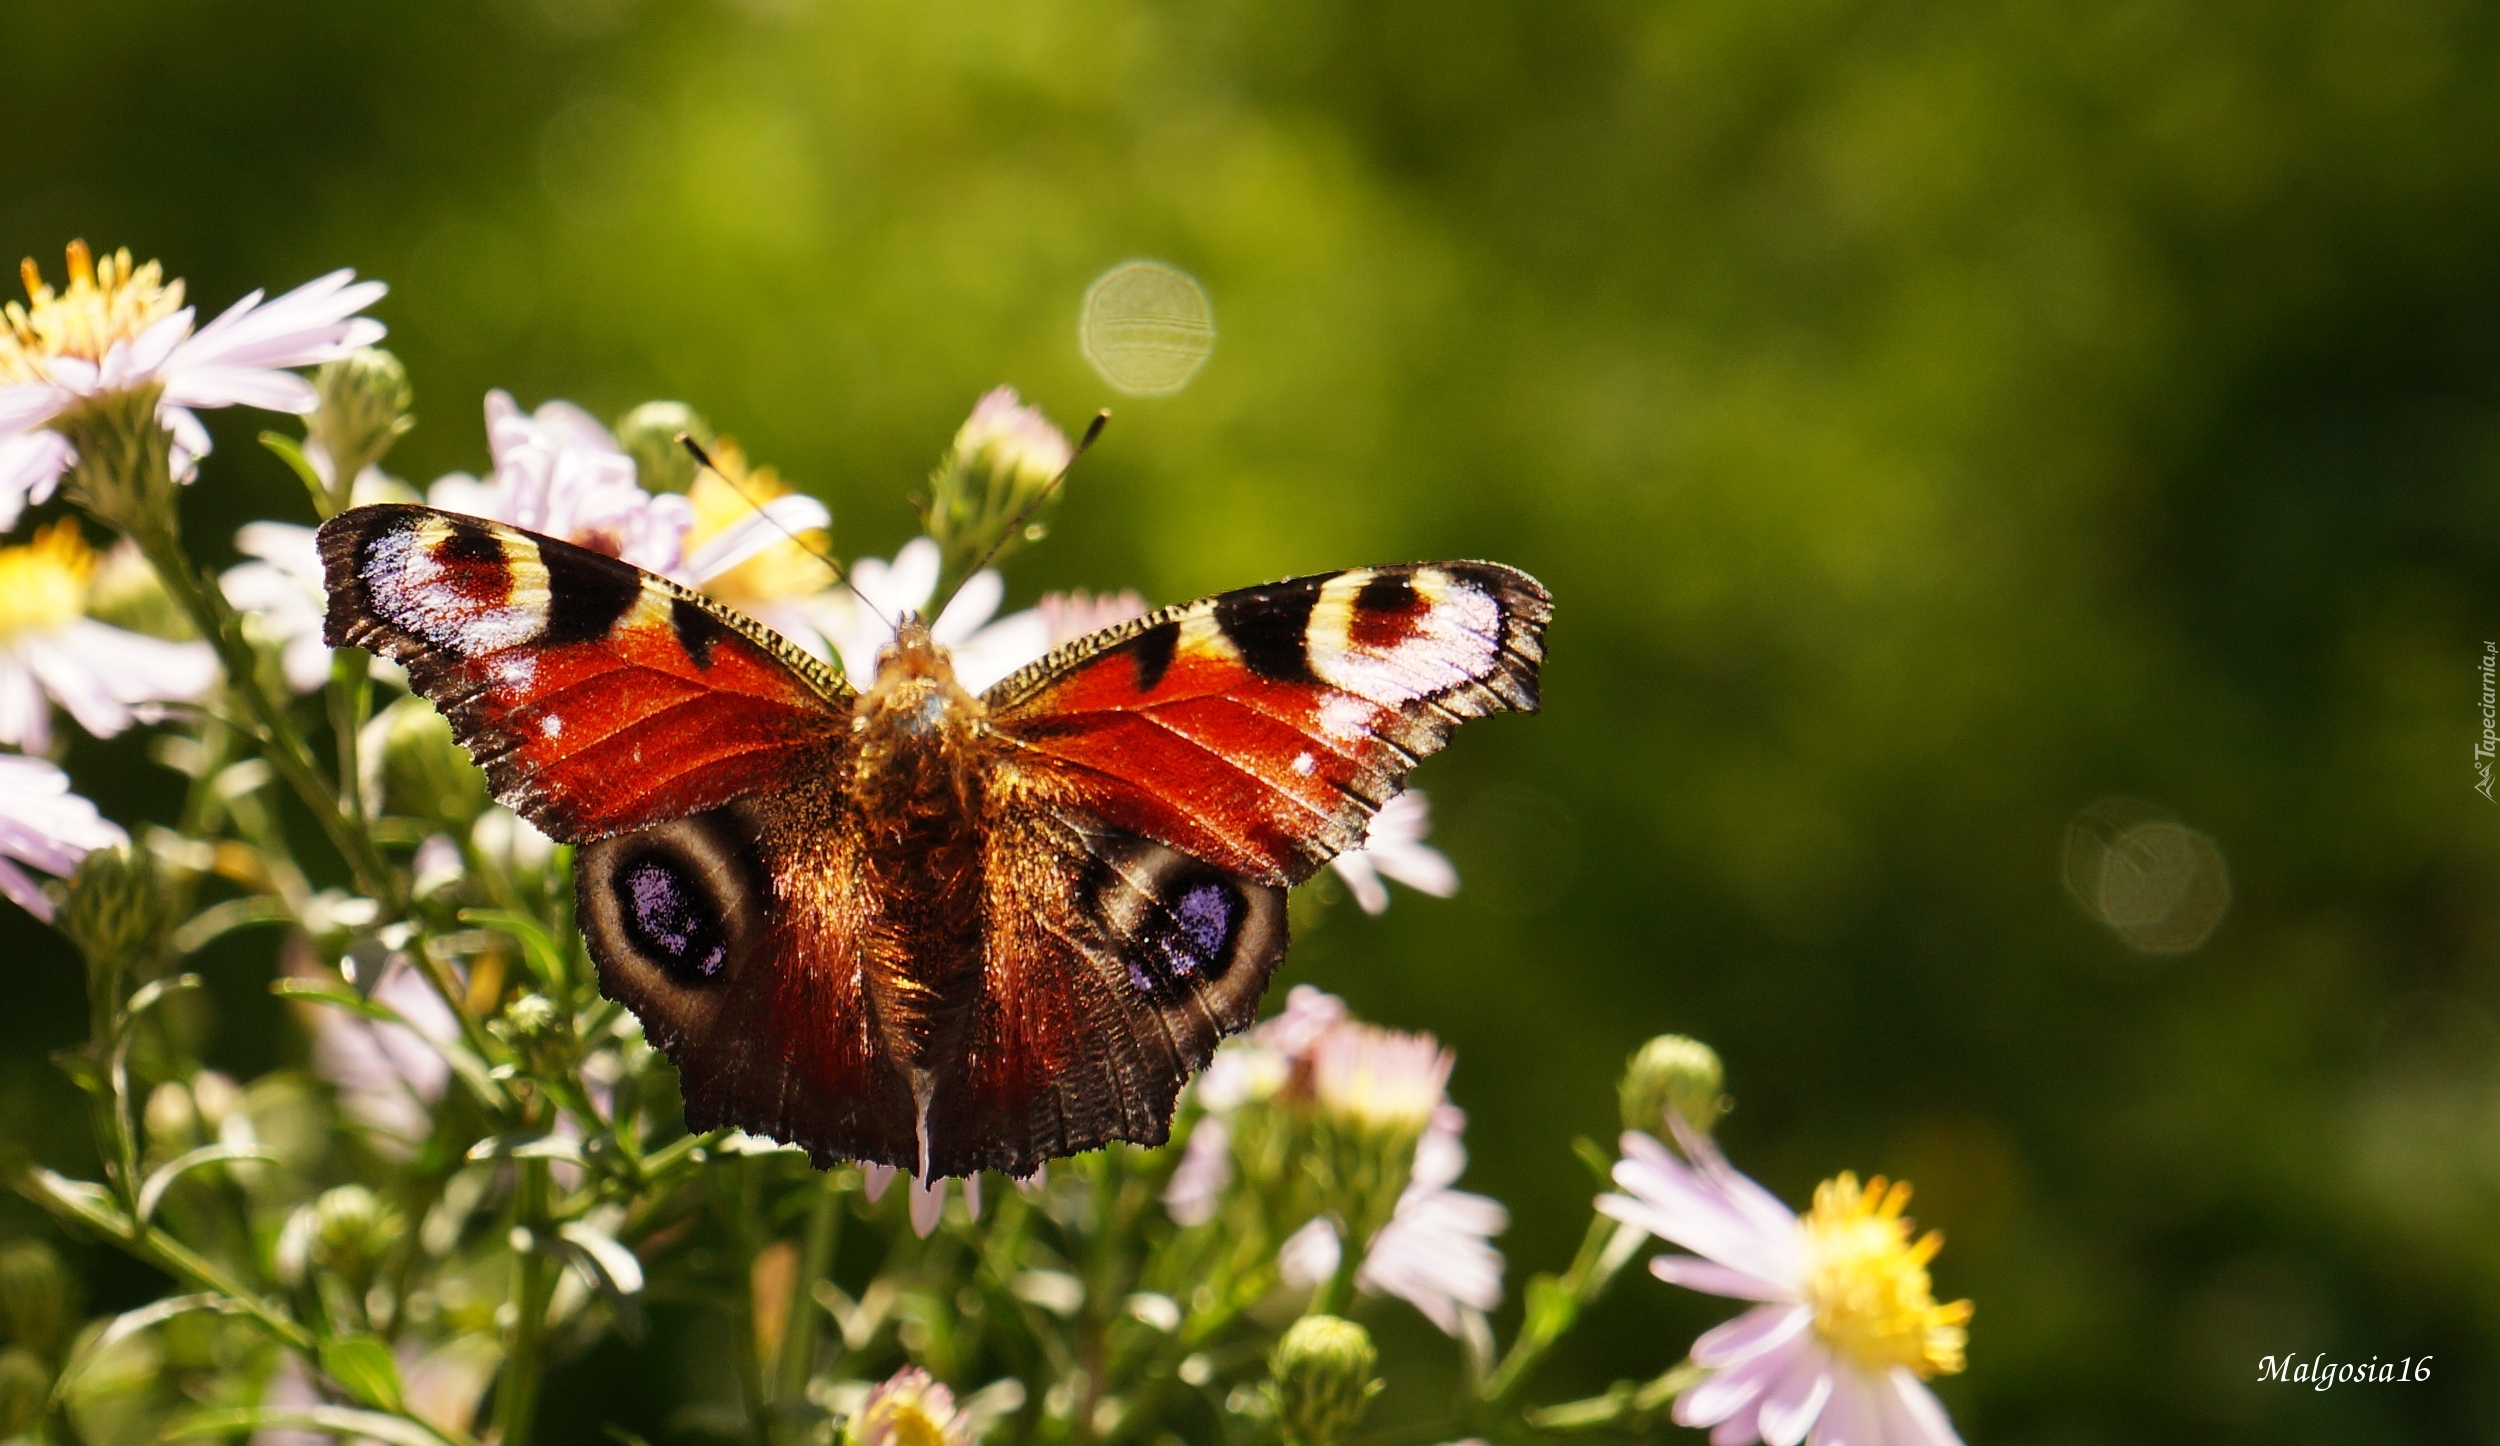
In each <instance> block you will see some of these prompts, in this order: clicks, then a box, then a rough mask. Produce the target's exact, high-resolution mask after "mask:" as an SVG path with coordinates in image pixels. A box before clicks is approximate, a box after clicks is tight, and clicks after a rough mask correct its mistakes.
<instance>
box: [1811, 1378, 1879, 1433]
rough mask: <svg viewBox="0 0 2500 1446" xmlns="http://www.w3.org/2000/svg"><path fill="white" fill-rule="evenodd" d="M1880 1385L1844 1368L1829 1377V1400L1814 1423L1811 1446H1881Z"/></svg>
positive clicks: (1872, 1379) (1876, 1381)
mask: <svg viewBox="0 0 2500 1446" xmlns="http://www.w3.org/2000/svg"><path fill="white" fill-rule="evenodd" d="M1882 1389H1884V1387H1883V1384H1882V1383H1881V1382H1880V1381H1878V1380H1876V1379H1874V1378H1872V1377H1870V1376H1868V1375H1867V1374H1866V1373H1865V1372H1863V1371H1857V1370H1851V1369H1848V1368H1846V1367H1843V1368H1842V1369H1840V1370H1838V1371H1835V1372H1833V1373H1832V1399H1831V1400H1830V1402H1829V1403H1827V1404H1826V1405H1825V1406H1824V1407H1823V1415H1822V1418H1821V1419H1819V1420H1817V1421H1816V1422H1815V1423H1814V1441H1813V1446H1884V1417H1883V1408H1882V1407H1881V1405H1879V1404H1878V1403H1877V1401H1876V1397H1875V1393H1876V1392H1878V1391H1880V1390H1882Z"/></svg>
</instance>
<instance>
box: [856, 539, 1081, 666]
mask: <svg viewBox="0 0 2500 1446" xmlns="http://www.w3.org/2000/svg"><path fill="white" fill-rule="evenodd" d="M938 568H939V553H938V545H937V544H936V543H935V542H933V541H931V540H930V539H928V538H926V537H915V538H913V539H912V540H911V541H909V542H907V543H905V544H903V547H902V550H901V551H899V552H897V553H895V554H894V560H893V561H892V562H887V561H886V560H885V559H883V558H877V557H863V558H861V559H860V560H859V561H858V562H856V563H853V564H852V565H851V587H852V588H857V589H858V590H859V591H858V593H857V595H854V594H853V593H852V592H851V590H850V589H849V588H838V589H835V590H832V591H829V592H827V593H825V594H824V601H823V605H822V608H821V610H820V611H819V614H818V617H819V619H820V621H819V622H818V630H819V631H820V632H822V633H823V635H824V637H825V639H826V641H827V642H829V643H831V644H832V646H833V648H834V651H835V652H837V653H839V654H840V655H841V657H842V671H843V672H845V673H847V674H849V675H850V677H851V678H852V680H853V681H854V682H855V683H856V684H858V685H859V686H863V687H864V686H866V684H867V681H868V680H869V679H871V678H874V677H875V676H877V651H878V649H880V648H883V647H884V646H885V645H886V644H887V643H889V642H892V641H893V640H894V625H895V622H896V621H897V620H898V619H900V618H901V617H902V615H903V614H905V613H907V612H910V613H916V612H919V611H920V610H922V609H923V608H926V607H927V606H928V605H929V595H930V594H931V593H933V592H935V591H937V583H938ZM1006 595H1007V583H1006V580H1005V579H1003V578H1001V577H1000V576H999V575H998V573H997V572H996V571H995V570H985V571H982V572H977V573H974V574H973V575H972V576H971V577H969V578H967V579H965V580H964V585H963V586H962V587H960V588H958V589H956V591H955V596H954V597H952V598H950V599H948V601H947V604H946V610H945V611H944V612H942V613H940V614H938V618H937V621H935V622H933V623H931V624H930V625H929V633H930V636H932V637H934V638H935V639H937V641H938V642H939V643H941V644H943V645H944V646H945V647H946V649H947V651H948V652H949V653H950V654H952V655H953V657H954V662H955V678H956V680H957V681H958V682H960V683H962V684H963V685H964V687H965V689H966V690H967V691H970V692H974V693H978V692H980V691H981V690H982V689H984V688H986V687H988V686H989V685H990V684H992V683H995V682H997V681H998V680H999V679H1001V678H1004V677H1006V676H1007V675H1008V674H1009V673H1012V672H1014V671H1015V670H1016V669H1018V668H1021V667H1023V666H1024V665H1025V664H1027V663H1030V662H1033V661H1035V660H1036V659H1038V658H1040V657H1041V656H1042V655H1043V654H1044V653H1047V652H1049V651H1050V626H1049V624H1048V623H1046V622H1044V621H1043V619H1042V614H1041V612H1040V611H1039V610H1038V609H1034V608H1027V609H1025V610H1024V611H1023V612H1019V613H1009V614H1008V615H1007V616H1005V617H1003V618H996V619H993V617H992V615H993V614H995V613H996V612H997V611H998V604H999V602H1000V600H1002V599H1003V598H1005V597H1006ZM863 599H864V600H865V601H863Z"/></svg>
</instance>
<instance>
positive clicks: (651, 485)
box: [616, 402, 713, 492]
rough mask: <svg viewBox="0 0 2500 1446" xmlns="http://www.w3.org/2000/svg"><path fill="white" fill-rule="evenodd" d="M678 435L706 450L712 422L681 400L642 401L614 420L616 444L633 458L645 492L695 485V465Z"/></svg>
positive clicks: (710, 435)
mask: <svg viewBox="0 0 2500 1446" xmlns="http://www.w3.org/2000/svg"><path fill="white" fill-rule="evenodd" d="M679 437H692V438H694V439H695V442H696V443H697V444H698V445H700V446H702V447H704V448H705V449H707V450H708V449H709V448H710V447H711V445H712V440H713V438H712V424H711V423H709V422H707V421H705V420H703V414H702V413H701V412H698V411H696V410H695V409H694V408H692V407H690V406H687V405H686V404H685V403H684V402H645V403H643V404H642V405H641V406H639V407H636V408H634V409H633V410H632V411H630V412H627V413H626V414H625V415H624V416H622V417H619V418H617V421H616V441H617V445H619V446H621V447H623V448H624V449H625V454H626V455H627V456H629V457H631V458H633V459H634V475H635V477H636V478H637V479H639V480H640V481H641V483H642V485H643V488H644V490H646V491H650V492H683V491H685V490H686V489H687V488H689V487H692V486H693V485H694V474H695V472H696V471H697V470H698V468H697V466H696V464H695V460H694V458H693V457H691V456H689V455H688V454H687V452H686V449H685V446H684V445H683V444H682V443H680V442H679V441H678V440H677V439H678V438H679Z"/></svg>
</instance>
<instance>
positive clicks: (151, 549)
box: [130, 521, 400, 914]
mask: <svg viewBox="0 0 2500 1446" xmlns="http://www.w3.org/2000/svg"><path fill="white" fill-rule="evenodd" d="M130 536H131V540H132V541H134V542H136V543H138V545H139V551H140V553H141V554H142V555H143V556H145V557H146V558H147V560H148V563H149V565H150V566H152V567H154V568H155V569H156V574H157V576H158V577H159V578H161V579H163V581H164V583H165V589H166V591H168V592H170V593H171V594H173V597H174V600H175V601H176V602H179V603H180V604H182V609H183V611H184V612H186V613H188V614H190V616H191V623H192V626H194V627H196V628H198V629H199V630H200V636H202V637H204V638H206V639H207V640H208V641H209V644H210V645H211V646H212V647H214V648H215V649H216V650H217V658H218V661H219V662H220V663H221V664H223V665H224V667H225V670H226V685H227V687H229V688H230V689H232V690H233V692H234V695H235V696H236V697H237V698H239V699H241V700H242V702H243V709H244V712H245V713H247V714H248V715H250V717H251V720H252V723H253V726H254V728H255V730H256V731H258V732H259V734H260V735H261V744H262V747H263V748H264V749H265V750H266V751H267V753H268V757H269V762H270V764H271V765H272V766H273V767H275V768H276V769H277V770H278V775H279V776H280V777H282V778H284V779H285V780H286V781H287V784H288V786H289V787H291V788H293V789H294V790H295V793H296V796H297V797H299V798H301V799H303V801H304V806H305V807H307V808H309V809H311V810H312V813H313V817H314V818H315V819H316V820H318V821H319V822H320V824H321V831H322V832H323V833H324V834H326V835H327V836H328V837H329V840H330V844H331V846H332V847H333V848H336V849H337V850H338V851H339V856H340V857H341V858H343V859H345V860H346V861H347V866H348V868H349V869H350V870H351V871H352V872H353V873H354V874H355V876H356V887H357V889H358V890H359V891H360V892H362V893H363V894H364V895H365V896H366V897H368V898H371V899H375V900H378V901H380V903H381V904H382V906H383V908H384V910H385V912H386V913H390V914H396V913H397V912H398V911H399V907H400V900H399V892H398V888H397V886H396V884H395V883H394V881H393V880H392V878H391V871H390V869H389V867H388V866H386V865H385V864H384V863H383V861H382V853H381V850H380V849H378V848H376V847H375V846H374V843H373V837H372V835H371V834H369V833H367V832H366V831H365V829H364V828H363V827H362V821H361V820H350V819H349V818H348V817H347V816H346V815H345V814H343V813H341V812H340V811H339V800H338V795H337V794H336V793H335V792H333V791H332V790H331V788H330V786H329V785H328V784H326V783H325V782H323V781H322V778H321V773H320V770H319V769H317V768H316V767H315V766H314V764H313V760H312V754H311V751H310V750H308V749H307V748H306V747H305V746H304V740H303V739H302V738H301V737H300V736H298V735H297V733H296V732H295V729H294V727H293V726H292V725H291V724H289V723H288V721H287V717H286V710H285V709H284V708H283V707H281V706H280V705H279V703H278V701H277V700H276V699H274V698H271V697H270V696H269V692H268V690H267V689H266V688H264V687H262V686H261V681H260V660H259V657H258V655H257V654H255V653H254V652H253V651H252V645H251V643H250V641H249V640H247V639H246V638H245V637H244V636H243V624H242V620H241V619H240V618H238V617H237V616H235V612H234V609H233V608H232V607H231V606H229V605H228V604H227V602H226V595H225V594H224V593H223V592H221V591H219V590H218V589H216V588H214V587H212V586H210V585H209V584H208V582H207V580H206V579H204V578H202V577H201V576H200V575H199V572H198V571H197V570H196V569H195V568H193V567H192V565H191V559H190V557H189V556H188V555H187V554H186V553H184V552H183V550H182V546H181V543H180V541H179V540H178V539H177V538H176V536H175V534H174V529H173V526H172V524H171V523H170V521H168V522H162V523H149V524H147V525H142V526H139V527H135V528H133V529H132V530H131V534H130Z"/></svg>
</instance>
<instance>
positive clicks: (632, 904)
mask: <svg viewBox="0 0 2500 1446" xmlns="http://www.w3.org/2000/svg"><path fill="white" fill-rule="evenodd" d="M832 784H833V780H831V779H829V778H824V779H817V780H810V781H807V782H804V783H802V784H801V785H800V786H799V787H797V788H795V789H792V790H788V791H785V792H782V793H779V794H776V795H773V796H770V797H766V798H759V799H753V800H747V801H744V802H740V803H737V804H732V805H730V806H729V807H727V808H722V809H715V810H712V811H710V812H707V813H704V814H698V815H696V816H694V817H692V818H686V819H677V820H672V821H670V822H668V823H664V824H659V825H656V826H654V827H652V828H648V829H641V830H637V831H635V832H633V833H628V834H622V835H618V836H615V837H612V838H606V839H601V840H599V841H598V842H596V843H592V844H589V845H586V846H585V847H584V848H583V849H582V850H581V852H580V854H579V855H578V856H577V857H576V860H575V863H574V892H575V900H576V910H577V914H578V917H579V918H580V920H581V926H582V933H583V936H584V938H585V939H586V940H587V942H588V943H589V945H590V951H591V956H592V958H593V959H594V960H596V961H597V963H598V966H599V986H600V989H601V990H602V992H604V993H605V994H607V996H608V997H609V998H611V999H615V1000H617V1001H619V1002H621V1003H623V1004H625V1005H626V1006H627V1007H628V1008H630V1009H632V1010H633V1011H634V1013H635V1015H636V1016H637V1017H639V1018H640V1019H641V1020H642V1022H643V1030H644V1033H645V1035H646V1036H647V1037H648V1038H649V1039H650V1041H651V1042H652V1044H653V1045H655V1046H657V1047H658V1048H659V1049H660V1050H661V1051H663V1052H664V1053H666V1054H667V1055H668V1057H669V1061H670V1062H671V1063H673V1064H675V1065H676V1066H677V1070H678V1076H679V1079H680V1082H681V1086H682V1088H683V1090H684V1092H685V1098H686V1123H687V1126H688V1127H689V1128H691V1129H695V1130H707V1129H712V1128H716V1127H718V1126H723V1125H735V1126H737V1127H738V1128H740V1129H743V1130H747V1131H749V1132H751V1133H753V1134H757V1135H767V1136H770V1137H772V1138H774V1139H778V1140H786V1141H789V1142H791V1143H793V1144H797V1145H801V1146H803V1147H805V1148H806V1149H807V1150H808V1151H809V1152H810V1153H811V1154H812V1155H814V1156H815V1157H816V1158H817V1160H818V1161H819V1162H820V1163H830V1162H832V1161H833V1160H836V1159H865V1160H882V1161H885V1162H887V1163H892V1164H903V1163H908V1162H910V1161H911V1160H912V1159H914V1158H915V1155H916V1152H917V1143H916V1127H915V1118H916V1115H915V1109H914V1105H913V1100H912V1094H911V1086H910V1080H909V1079H908V1077H907V1075H906V1073H905V1071H904V1070H903V1069H902V1068H901V1067H900V1066H899V1065H898V1064H897V1063H896V1061H895V1060H894V1058H893V1057H892V1055H891V1054H890V1053H889V1052H888V1051H887V1050H886V1049H885V1048H884V1047H883V1041H881V1040H880V1039H879V1038H878V1037H877V1035H876V1032H875V1030H874V1028H873V1025H872V1016H871V1011H870V1008H869V1003H868V1000H867V997H866V995H867V988H868V985H867V973H868V968H869V959H868V956H867V953H866V950H865V949H864V948H863V941H864V940H866V939H868V938H870V937H872V936H873V935H874V933H875V929H874V916H875V914H876V911H877V910H876V901H875V897H874V890H873V886H872V883H871V881H870V879H869V876H868V868H867V860H866V858H865V854H864V851H863V850H862V848H861V847H860V834H859V830H858V829H857V828H856V827H853V826H850V824H849V821H848V820H847V819H846V818H845V811H846V808H847V804H846V802H845V800H843V799H842V798H841V796H840V791H839V789H838V788H837V787H834V786H832Z"/></svg>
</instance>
